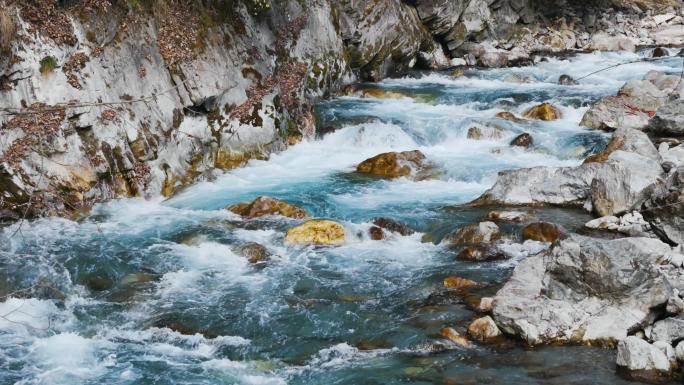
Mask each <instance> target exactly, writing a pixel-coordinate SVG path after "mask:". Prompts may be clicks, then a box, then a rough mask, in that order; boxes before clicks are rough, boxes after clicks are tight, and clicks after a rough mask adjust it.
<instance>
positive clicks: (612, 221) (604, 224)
mask: <svg viewBox="0 0 684 385" xmlns="http://www.w3.org/2000/svg"><path fill="white" fill-rule="evenodd" d="M584 227H586V228H589V229H596V230H617V229H618V228H619V227H620V218H618V217H616V216H614V215H607V216H605V217H601V218H596V219H592V220H591V221H589V222H587V223H585V224H584Z"/></svg>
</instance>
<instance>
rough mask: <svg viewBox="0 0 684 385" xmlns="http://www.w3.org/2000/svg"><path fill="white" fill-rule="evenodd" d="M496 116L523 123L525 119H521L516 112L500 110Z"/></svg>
mask: <svg viewBox="0 0 684 385" xmlns="http://www.w3.org/2000/svg"><path fill="white" fill-rule="evenodd" d="M496 117H497V118H499V119H503V120H508V121H511V122H514V123H521V122H524V121H525V120H524V119H521V118H519V117H517V116H515V114H514V113H512V112H508V111H502V112H498V113H497V114H496Z"/></svg>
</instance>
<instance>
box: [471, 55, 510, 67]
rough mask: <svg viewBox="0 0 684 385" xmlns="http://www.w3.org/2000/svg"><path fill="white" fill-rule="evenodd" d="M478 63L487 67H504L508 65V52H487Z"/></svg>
mask: <svg viewBox="0 0 684 385" xmlns="http://www.w3.org/2000/svg"><path fill="white" fill-rule="evenodd" d="M478 64H480V65H481V66H482V67H487V68H502V67H506V66H507V65H508V54H507V53H506V52H485V53H484V54H483V55H481V56H480V57H479V59H478Z"/></svg>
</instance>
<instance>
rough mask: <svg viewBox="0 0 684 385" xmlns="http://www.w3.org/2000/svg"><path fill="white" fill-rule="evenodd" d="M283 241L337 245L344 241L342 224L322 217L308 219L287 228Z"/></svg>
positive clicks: (300, 243)
mask: <svg viewBox="0 0 684 385" xmlns="http://www.w3.org/2000/svg"><path fill="white" fill-rule="evenodd" d="M285 242H286V243H289V244H299V245H339V244H342V243H344V242H345V232H344V226H342V225H341V224H339V223H337V222H333V221H329V220H324V219H314V220H310V221H307V222H304V223H303V224H302V225H299V226H297V227H294V228H291V229H290V230H288V231H287V234H286V235H285Z"/></svg>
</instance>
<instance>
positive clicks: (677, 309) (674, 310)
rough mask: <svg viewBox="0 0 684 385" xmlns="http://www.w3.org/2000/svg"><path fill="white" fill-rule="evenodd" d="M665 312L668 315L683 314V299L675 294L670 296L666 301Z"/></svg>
mask: <svg viewBox="0 0 684 385" xmlns="http://www.w3.org/2000/svg"><path fill="white" fill-rule="evenodd" d="M665 311H666V312H667V313H668V314H676V315H679V314H684V299H682V298H680V297H679V293H677V292H675V293H674V294H673V295H672V296H670V298H669V299H668V300H667V306H666V307H665Z"/></svg>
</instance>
